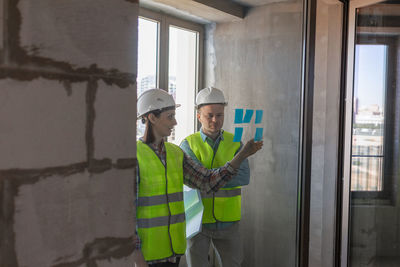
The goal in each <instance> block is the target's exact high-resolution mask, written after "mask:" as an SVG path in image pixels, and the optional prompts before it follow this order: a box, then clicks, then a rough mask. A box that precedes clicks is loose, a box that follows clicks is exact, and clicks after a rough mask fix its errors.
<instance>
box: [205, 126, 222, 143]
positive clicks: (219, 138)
mask: <svg viewBox="0 0 400 267" xmlns="http://www.w3.org/2000/svg"><path fill="white" fill-rule="evenodd" d="M200 136H201V139H202V140H203V142H205V141H207V139H209V140H211V141H213V142H214V140H212V139H211V138H210V137H208V136H207V135H206V134H205V133H204V132H203V128H200ZM218 140H220V141H222V140H224V130H222V129H221V131H220V133H219V135H218V137H217V139H216V140H215V141H218Z"/></svg>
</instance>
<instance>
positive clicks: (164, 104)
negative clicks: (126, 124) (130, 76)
mask: <svg viewBox="0 0 400 267" xmlns="http://www.w3.org/2000/svg"><path fill="white" fill-rule="evenodd" d="M179 106H180V105H176V104H175V101H174V98H173V97H172V95H170V94H168V93H167V92H166V91H165V90H162V89H158V88H155V89H150V90H147V91H144V92H143V93H141V94H140V96H139V97H138V100H137V117H138V118H140V117H142V116H143V115H146V114H147V113H149V112H150V111H153V110H159V109H164V108H168V107H179Z"/></svg>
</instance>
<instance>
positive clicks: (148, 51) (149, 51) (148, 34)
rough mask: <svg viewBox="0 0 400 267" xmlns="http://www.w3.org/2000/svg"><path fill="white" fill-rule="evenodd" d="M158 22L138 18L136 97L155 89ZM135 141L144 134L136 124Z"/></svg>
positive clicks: (140, 125) (139, 124)
mask: <svg viewBox="0 0 400 267" xmlns="http://www.w3.org/2000/svg"><path fill="white" fill-rule="evenodd" d="M158 24H159V23H158V22H156V21H152V20H149V19H145V18H139V30H138V73H137V79H136V83H137V95H138V96H139V95H140V94H141V93H142V92H144V91H146V90H148V89H152V88H156V87H157V84H158V82H157V77H158V75H157V64H158V62H157V55H158ZM136 129H137V130H136V139H138V138H139V137H142V136H143V134H144V130H145V127H144V124H142V123H141V122H140V121H137V123H136Z"/></svg>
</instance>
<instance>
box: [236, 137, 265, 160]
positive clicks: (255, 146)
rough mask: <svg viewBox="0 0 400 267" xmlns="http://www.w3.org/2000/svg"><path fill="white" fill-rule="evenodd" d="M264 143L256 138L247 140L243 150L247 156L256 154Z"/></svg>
mask: <svg viewBox="0 0 400 267" xmlns="http://www.w3.org/2000/svg"><path fill="white" fill-rule="evenodd" d="M263 145H264V141H254V139H251V140H249V141H247V143H246V144H245V145H244V146H243V148H242V149H241V151H243V153H245V154H244V155H245V157H246V158H247V157H249V156H251V155H253V154H255V153H256V152H257V151H258V150H260V149H261V148H262V146H263Z"/></svg>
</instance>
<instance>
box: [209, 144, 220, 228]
mask: <svg viewBox="0 0 400 267" xmlns="http://www.w3.org/2000/svg"><path fill="white" fill-rule="evenodd" d="M221 142H222V141H219V143H218V146H219V145H220V144H221ZM216 154H217V151H215V150H214V147H213V157H212V160H211V169H212V168H213V165H214V159H215V155H216ZM214 205H215V192H213V198H212V215H213V217H214V220H215V222H220V221H219V220H218V219H217V217H215V209H214Z"/></svg>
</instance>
